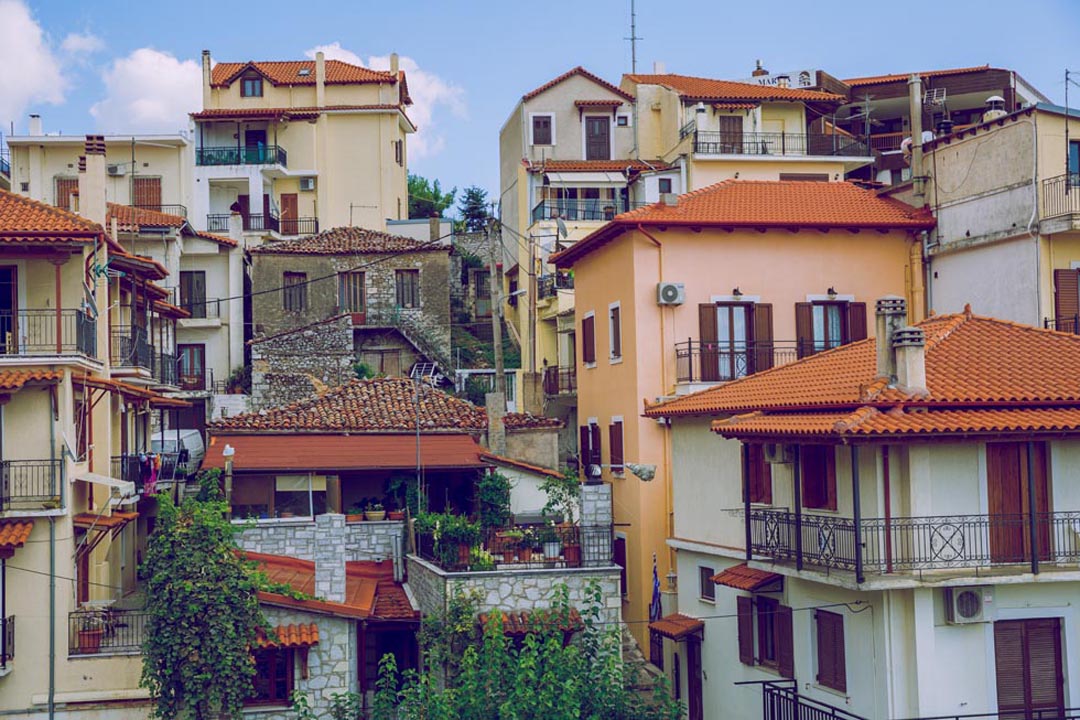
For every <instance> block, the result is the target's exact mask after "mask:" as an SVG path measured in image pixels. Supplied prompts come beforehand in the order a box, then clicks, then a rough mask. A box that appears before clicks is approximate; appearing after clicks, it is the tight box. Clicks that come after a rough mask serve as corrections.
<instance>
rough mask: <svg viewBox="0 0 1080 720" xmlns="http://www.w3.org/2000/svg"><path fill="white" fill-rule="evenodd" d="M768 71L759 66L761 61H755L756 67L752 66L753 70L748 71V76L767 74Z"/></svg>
mask: <svg viewBox="0 0 1080 720" xmlns="http://www.w3.org/2000/svg"><path fill="white" fill-rule="evenodd" d="M768 74H769V71H768V70H766V69H765V68H763V67H761V61H760V60H758V61H757V67H755V68H754V72H752V73H750V77H762V76H764V75H768Z"/></svg>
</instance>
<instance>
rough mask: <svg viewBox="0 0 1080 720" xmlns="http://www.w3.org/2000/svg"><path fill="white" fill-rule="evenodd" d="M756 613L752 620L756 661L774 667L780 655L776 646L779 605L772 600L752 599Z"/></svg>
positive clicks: (764, 598) (763, 598)
mask: <svg viewBox="0 0 1080 720" xmlns="http://www.w3.org/2000/svg"><path fill="white" fill-rule="evenodd" d="M754 604H755V606H756V610H757V612H756V613H755V614H754V620H755V622H756V624H757V661H758V662H759V663H761V664H762V665H770V666H773V667H775V666H776V661H777V658H778V657H779V656H780V654H779V653H778V652H777V650H778V648H777V646H776V610H777V608H778V607H780V603H779V602H777V601H776V600H773V599H772V598H766V597H759V598H755V599H754Z"/></svg>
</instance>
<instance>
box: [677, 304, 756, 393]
mask: <svg viewBox="0 0 1080 720" xmlns="http://www.w3.org/2000/svg"><path fill="white" fill-rule="evenodd" d="M772 326H773V321H772V305H771V304H769V303H743V302H718V303H709V304H702V305H700V306H699V307H698V331H699V333H700V335H699V338H700V350H701V363H700V377H693V376H692V375H691V377H688V378H687V379H690V380H698V379H700V380H704V381H706V382H718V381H724V380H734V379H736V378H740V377H743V376H745V375H751V374H753V373H755V372H760V371H761V370H766V369H768V368H770V367H772V362H773V343H772Z"/></svg>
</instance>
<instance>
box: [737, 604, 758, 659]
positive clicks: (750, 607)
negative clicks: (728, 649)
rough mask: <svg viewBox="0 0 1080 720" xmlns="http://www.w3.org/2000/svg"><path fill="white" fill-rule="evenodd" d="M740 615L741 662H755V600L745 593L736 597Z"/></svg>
mask: <svg viewBox="0 0 1080 720" xmlns="http://www.w3.org/2000/svg"><path fill="white" fill-rule="evenodd" d="M735 602H736V608H737V614H738V617H739V662H741V663H742V664H743V665H753V664H754V601H753V600H751V599H750V598H749V597H747V596H745V595H740V596H738V597H737V598H735Z"/></svg>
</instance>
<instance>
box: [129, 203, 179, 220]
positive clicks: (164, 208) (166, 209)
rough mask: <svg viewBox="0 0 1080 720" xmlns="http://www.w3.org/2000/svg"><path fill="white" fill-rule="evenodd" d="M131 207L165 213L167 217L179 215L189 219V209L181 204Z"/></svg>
mask: <svg viewBox="0 0 1080 720" xmlns="http://www.w3.org/2000/svg"><path fill="white" fill-rule="evenodd" d="M131 207H136V208H142V209H143V210H153V211H154V212H159V213H165V214H166V215H177V216H179V217H182V218H186V217H187V207H186V206H184V205H180V204H179V203H172V204H162V203H158V204H156V205H132V206H131Z"/></svg>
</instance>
